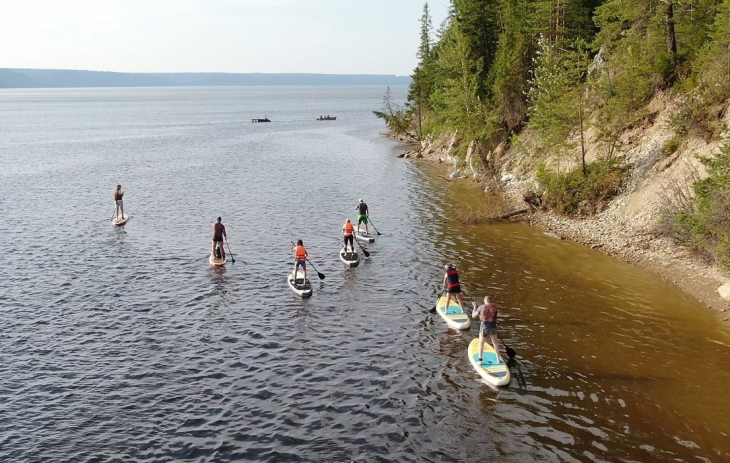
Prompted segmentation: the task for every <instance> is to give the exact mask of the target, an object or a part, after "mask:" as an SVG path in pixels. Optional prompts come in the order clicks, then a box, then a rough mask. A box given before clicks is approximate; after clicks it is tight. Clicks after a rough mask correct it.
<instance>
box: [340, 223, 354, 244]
mask: <svg viewBox="0 0 730 463" xmlns="http://www.w3.org/2000/svg"><path fill="white" fill-rule="evenodd" d="M354 233H355V227H353V226H352V223H351V222H350V219H347V221H346V222H345V225H343V226H342V234H343V235H344V237H345V252H347V243H348V242H349V243H350V252H355V239H354V236H353V234H354Z"/></svg>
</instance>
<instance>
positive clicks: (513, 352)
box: [504, 344, 517, 358]
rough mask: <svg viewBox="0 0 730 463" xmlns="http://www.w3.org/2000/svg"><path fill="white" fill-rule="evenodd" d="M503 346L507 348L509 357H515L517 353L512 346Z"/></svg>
mask: <svg viewBox="0 0 730 463" xmlns="http://www.w3.org/2000/svg"><path fill="white" fill-rule="evenodd" d="M504 347H506V348H507V355H508V356H509V358H515V356H516V355H517V352H515V350H514V349H513V348H511V347H509V346H508V345H506V344H505V346H504Z"/></svg>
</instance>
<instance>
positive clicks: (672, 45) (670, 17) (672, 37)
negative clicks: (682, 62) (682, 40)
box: [665, 0, 677, 64]
mask: <svg viewBox="0 0 730 463" xmlns="http://www.w3.org/2000/svg"><path fill="white" fill-rule="evenodd" d="M665 19H666V23H667V52H669V55H670V56H671V57H672V64H676V63H677V36H676V34H675V33H674V1H672V0H670V1H669V2H668V3H667V11H666V13H665Z"/></svg>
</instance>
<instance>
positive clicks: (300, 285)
mask: <svg viewBox="0 0 730 463" xmlns="http://www.w3.org/2000/svg"><path fill="white" fill-rule="evenodd" d="M286 280H287V283H288V284H289V287H290V288H291V290H292V291H294V292H295V293H296V294H298V295H300V296H302V297H309V296H311V295H312V282H311V281H309V278H307V281H304V271H302V268H301V267H299V268H298V269H297V275H296V281H295V280H294V271H293V270H292V271H291V272H290V273H289V276H288V277H287V279H286Z"/></svg>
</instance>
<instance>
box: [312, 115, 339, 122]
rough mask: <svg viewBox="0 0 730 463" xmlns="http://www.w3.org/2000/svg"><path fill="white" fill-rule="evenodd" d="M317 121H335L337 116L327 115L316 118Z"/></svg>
mask: <svg viewBox="0 0 730 463" xmlns="http://www.w3.org/2000/svg"><path fill="white" fill-rule="evenodd" d="M317 120H318V121H335V120H337V116H330V115H329V114H328V115H326V116H322V115H321V114H320V116H319V117H318V118H317Z"/></svg>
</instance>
